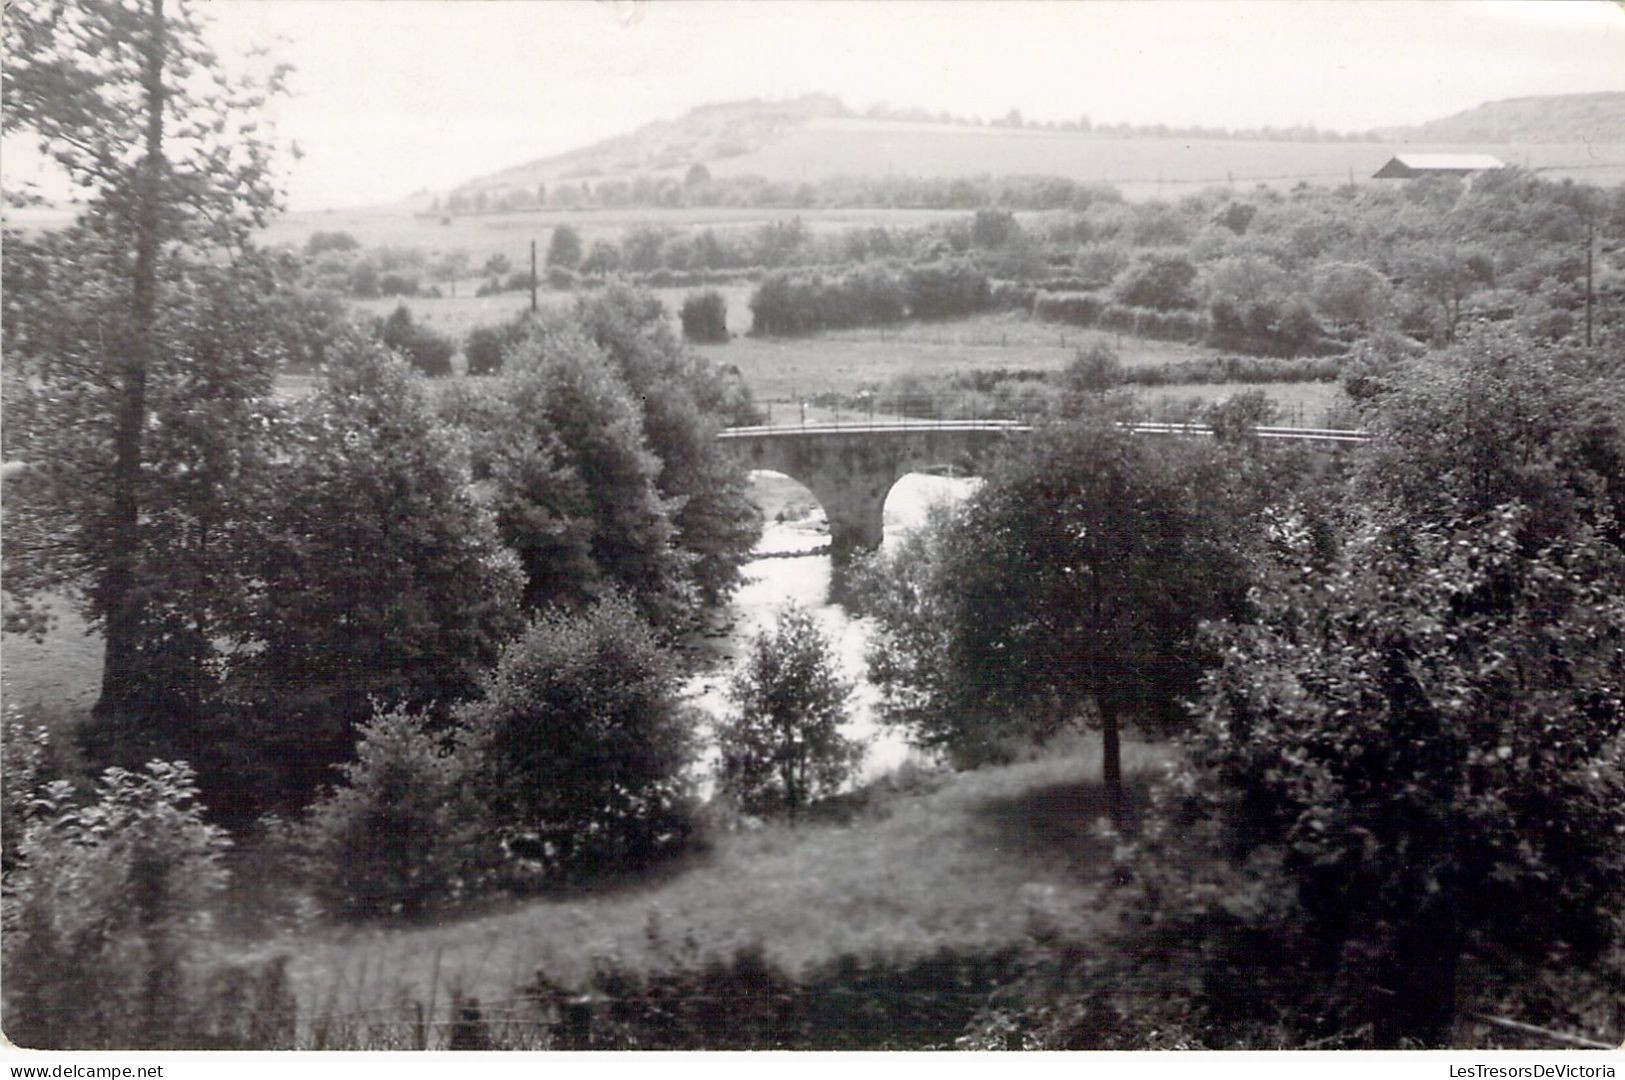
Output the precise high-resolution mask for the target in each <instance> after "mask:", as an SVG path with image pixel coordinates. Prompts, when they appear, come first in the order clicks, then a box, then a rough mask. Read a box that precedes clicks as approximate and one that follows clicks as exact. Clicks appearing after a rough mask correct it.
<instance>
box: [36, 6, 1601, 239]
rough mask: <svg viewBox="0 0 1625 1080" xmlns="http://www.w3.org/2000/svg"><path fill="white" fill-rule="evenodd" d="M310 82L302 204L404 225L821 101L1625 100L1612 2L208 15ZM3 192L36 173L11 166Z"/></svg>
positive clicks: (1217, 106)
mask: <svg viewBox="0 0 1625 1080" xmlns="http://www.w3.org/2000/svg"><path fill="white" fill-rule="evenodd" d="M201 6H202V8H203V9H204V11H205V12H206V13H207V14H208V15H209V16H210V17H211V19H212V24H213V25H212V27H211V30H210V34H211V37H212V39H213V41H214V43H215V44H216V46H217V48H218V50H219V51H220V53H221V55H222V57H223V58H224V60H223V62H226V63H235V61H234V60H233V59H231V58H233V57H236V56H240V55H243V54H244V53H245V52H246V51H247V50H248V49H250V48H252V47H256V46H263V47H266V48H268V49H270V50H271V52H272V54H273V55H275V56H276V57H278V58H280V59H283V60H286V61H288V62H290V63H291V64H293V65H294V68H295V73H294V76H293V78H292V80H291V87H292V93H291V95H290V96H288V97H287V98H285V99H283V100H281V101H280V102H279V103H278V105H277V108H276V112H275V117H274V119H275V121H276V125H277V131H278V133H279V135H280V137H281V138H283V139H284V140H291V141H293V142H296V143H297V144H298V146H299V148H300V150H301V152H302V155H303V156H302V157H300V158H299V159H298V160H297V161H294V160H291V157H290V156H287V155H285V156H284V171H285V179H286V186H287V189H288V195H289V203H290V206H292V207H293V208H294V209H317V208H326V207H342V206H357V205H371V204H376V203H382V202H390V201H394V200H397V199H400V198H403V197H404V196H406V195H408V194H410V193H412V192H415V191H420V190H433V191H442V190H445V189H447V188H449V187H452V186H455V185H456V184H458V183H460V182H462V181H464V180H468V179H472V178H474V177H477V176H480V175H483V174H485V173H489V172H492V171H495V170H497V169H501V168H505V167H507V166H510V165H515V164H519V163H522V162H524V161H528V160H531V159H533V158H537V157H543V156H546V155H549V154H554V153H559V152H562V151H565V150H570V149H574V148H576V147H578V146H582V145H585V144H587V143H590V142H593V141H595V140H597V139H601V138H606V137H608V136H612V135H617V134H621V133H623V132H625V131H628V130H630V129H632V128H634V127H636V126H638V125H639V124H642V123H646V122H648V121H650V120H656V119H667V118H674V117H676V116H679V115H681V114H682V113H684V112H685V111H687V110H688V109H689V108H692V107H694V106H696V105H703V104H708V103H712V102H717V101H730V100H737V99H741V98H780V97H789V96H795V95H799V94H803V93H810V92H823V93H831V94H835V95H837V96H838V97H840V98H841V99H842V100H844V101H845V102H846V104H847V105H848V106H850V107H852V108H854V109H857V110H860V111H861V110H863V109H865V108H868V107H869V106H871V105H873V104H876V103H879V102H886V103H889V104H890V105H892V106H895V107H899V108H907V107H918V108H924V109H928V110H931V111H933V112H935V111H940V110H947V111H949V112H952V113H955V114H958V115H968V116H984V117H990V118H991V117H996V116H1002V115H1004V114H1005V113H1007V112H1008V111H1009V110H1011V109H1019V110H1020V111H1021V113H1022V114H1023V116H1024V117H1026V118H1027V119H1028V120H1063V119H1075V118H1077V117H1079V116H1080V115H1088V116H1089V117H1090V118H1091V119H1093V120H1094V121H1096V122H1102V121H1106V122H1124V121H1126V122H1130V123H1157V122H1163V123H1168V124H1174V125H1188V124H1203V125H1212V126H1228V127H1254V126H1263V125H1275V126H1286V125H1291V124H1298V123H1309V124H1314V125H1316V126H1318V127H1322V128H1329V129H1334V130H1363V129H1366V128H1371V127H1378V126H1390V125H1397V124H1409V123H1416V122H1420V121H1423V120H1429V119H1434V118H1436V117H1440V116H1444V115H1447V114H1449V113H1452V112H1456V111H1459V110H1461V109H1465V108H1470V107H1472V106H1474V105H1477V104H1479V103H1481V102H1483V101H1488V100H1494V99H1496V98H1505V97H1519V96H1524V95H1531V94H1551V93H1572V92H1583V91H1592V90H1625V5H1622V4H1619V3H1615V2H1612V0H1565V2H1553V0H1532V2H1523V0H1492V2H1485V0H1432V2H1426V3H1424V2H1414V0H1413V2H1402V0H1323V2H1317V3H1308V2H1301V0H1293V2H1285V0H1265V2H1255V0H1223V2H1220V0H1194V2H1183V0H1160V2H1155V3H1151V2H1146V0H1135V2H1113V0H986V2H979V0H954V2H949V0H813V2H799V0H680V2H675V0H203V3H202V5H201ZM4 149H5V154H6V158H7V164H6V166H5V168H6V171H7V172H8V173H13V172H16V173H26V172H27V171H28V170H29V169H30V168H31V167H32V163H31V161H30V154H29V152H28V149H27V148H26V147H21V146H14V145H13V143H12V142H8V143H7V144H6V146H5V148H4Z"/></svg>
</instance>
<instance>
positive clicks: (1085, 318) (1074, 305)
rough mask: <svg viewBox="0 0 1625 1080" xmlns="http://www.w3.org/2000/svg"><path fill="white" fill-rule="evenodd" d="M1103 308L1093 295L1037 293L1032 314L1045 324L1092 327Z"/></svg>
mask: <svg viewBox="0 0 1625 1080" xmlns="http://www.w3.org/2000/svg"><path fill="white" fill-rule="evenodd" d="M1105 307H1106V305H1105V303H1104V302H1103V301H1102V300H1101V298H1100V297H1099V296H1096V295H1094V294H1093V293H1039V294H1038V299H1037V300H1036V302H1035V303H1034V304H1033V314H1035V315H1037V316H1038V317H1039V318H1040V319H1043V320H1045V321H1046V322H1059V323H1066V324H1068V325H1069V326H1093V325H1095V322H1096V321H1097V320H1098V319H1099V318H1100V314H1101V312H1102V311H1104V310H1105Z"/></svg>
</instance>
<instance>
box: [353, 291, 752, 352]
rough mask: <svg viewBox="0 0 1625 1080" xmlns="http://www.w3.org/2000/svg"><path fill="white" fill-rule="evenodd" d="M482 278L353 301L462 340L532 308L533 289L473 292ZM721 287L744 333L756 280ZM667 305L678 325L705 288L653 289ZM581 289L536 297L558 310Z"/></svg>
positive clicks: (369, 311) (361, 308)
mask: <svg viewBox="0 0 1625 1080" xmlns="http://www.w3.org/2000/svg"><path fill="white" fill-rule="evenodd" d="M477 286H478V282H475V281H468V282H464V283H462V285H460V286H459V287H458V292H460V293H462V295H461V296H443V297H438V298H436V297H423V296H407V297H388V298H381V299H377V300H353V301H351V302H350V306H351V308H352V309H353V310H355V311H356V312H358V313H361V314H366V315H376V316H384V315H388V314H389V313H390V312H391V311H394V310H395V308H396V306H397V305H400V304H405V305H406V306H407V307H408V308H410V309H411V310H412V316H413V318H415V319H417V320H418V321H420V322H423V323H427V324H428V325H429V326H432V327H434V328H435V329H436V330H438V331H440V332H441V333H443V334H449V335H451V336H452V337H453V338H455V339H456V340H457V341H458V343H459V344H461V342H462V339H463V337H464V336H466V335H467V334H468V332H469V331H470V330H471V329H473V328H474V327H476V326H495V325H496V324H498V323H503V322H507V321H508V320H509V319H511V318H513V317H514V316H515V315H517V314H519V313H520V312H521V311H525V310H528V309H529V308H530V293H529V292H508V293H500V294H498V295H496V296H475V295H474V290H475V288H476V287H477ZM707 288H714V289H716V291H717V292H719V293H721V294H722V296H723V298H724V299H725V300H726V301H727V303H728V328H729V329H730V330H733V331H735V332H736V333H745V332H747V331H749V329H750V326H751V317H750V294H751V293H752V292H753V291H754V290H755V286H754V285H750V284H743V283H742V284H738V285H716V286H707ZM649 291H650V292H652V293H654V294H655V295H656V296H658V297H659V298H660V301H661V303H663V304H665V305H666V310H667V312H669V313H670V314H671V318H672V326H673V327H674V328H678V329H680V327H679V324H678V322H677V312H678V311H679V310H681V308H682V306H683V299H684V298H685V297H686V296H688V294H689V293H693V292H700V291H702V290H701V289H699V288H681V289H651V290H649ZM578 295H591V293H590V292H582V293H575V292H561V291H558V290H553V289H538V290H537V293H536V302H537V304H538V306H540V307H543V308H547V309H551V310H555V311H559V310H564V309H567V308H569V307H570V306H571V305H572V304H574V303H575V300H576V297H577V296H578Z"/></svg>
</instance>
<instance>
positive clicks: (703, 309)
mask: <svg viewBox="0 0 1625 1080" xmlns="http://www.w3.org/2000/svg"><path fill="white" fill-rule="evenodd" d="M681 318H682V321H683V336H684V337H686V338H688V340H690V341H704V342H718V341H727V340H728V303H727V301H726V300H724V299H723V298H722V294H721V293H719V292H717V291H716V290H715V289H707V290H705V291H704V292H698V293H689V294H688V296H686V297H684V298H683V310H682V312H681Z"/></svg>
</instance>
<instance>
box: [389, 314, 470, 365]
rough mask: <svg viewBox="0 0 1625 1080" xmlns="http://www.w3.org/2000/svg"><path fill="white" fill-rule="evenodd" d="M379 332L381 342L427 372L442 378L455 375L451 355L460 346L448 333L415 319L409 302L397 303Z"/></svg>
mask: <svg viewBox="0 0 1625 1080" xmlns="http://www.w3.org/2000/svg"><path fill="white" fill-rule="evenodd" d="M377 332H378V340H379V341H381V342H383V344H384V345H385V346H387V347H388V348H391V349H394V350H395V351H396V352H398V353H400V354H401V357H402V358H403V359H405V360H406V362H407V363H409V364H411V365H412V366H413V367H414V368H416V369H417V370H418V371H420V372H422V373H423V374H424V375H427V376H429V377H430V378H439V377H443V376H446V375H450V374H451V358H452V354H454V353H455V352H456V351H457V346H456V345H455V344H453V343H452V340H451V339H450V338H448V337H446V336H445V335H444V334H440V333H437V332H435V330H434V329H433V328H431V327H428V326H422V325H419V324H418V323H417V322H416V321H414V320H413V318H412V309H411V308H409V307H407V306H406V305H405V304H397V305H396V307H395V310H394V311H392V312H390V313H389V317H388V318H386V319H383V320H381V321H380V322H379V323H378V331H377Z"/></svg>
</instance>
